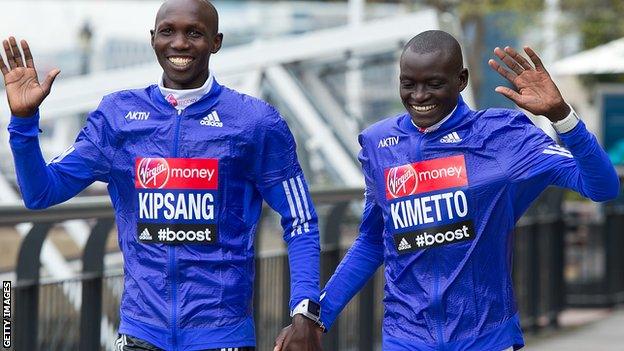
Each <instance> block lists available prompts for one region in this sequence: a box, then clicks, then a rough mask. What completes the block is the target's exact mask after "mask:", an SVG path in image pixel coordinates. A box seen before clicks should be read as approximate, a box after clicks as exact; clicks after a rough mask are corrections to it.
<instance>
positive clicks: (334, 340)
mask: <svg viewBox="0 0 624 351" xmlns="http://www.w3.org/2000/svg"><path fill="white" fill-rule="evenodd" d="M348 208H349V202H340V203H338V204H336V205H335V206H333V207H332V208H331V210H330V211H329V215H328V216H327V220H326V222H325V230H324V231H322V232H321V247H322V248H324V249H325V253H324V254H323V255H322V256H321V257H322V259H321V287H324V286H325V284H327V281H328V280H329V278H330V277H331V276H332V274H334V271H335V270H336V267H338V263H340V225H341V224H342V223H343V219H344V216H345V212H346V211H347V209H348ZM321 313H323V311H321ZM339 337H340V328H339V323H334V325H333V326H332V328H331V330H330V331H329V332H328V333H327V335H326V336H325V337H324V338H323V349H324V350H338V345H339V344H338V343H339V340H340V339H339Z"/></svg>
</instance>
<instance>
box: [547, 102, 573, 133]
mask: <svg viewBox="0 0 624 351" xmlns="http://www.w3.org/2000/svg"><path fill="white" fill-rule="evenodd" d="M568 109H569V112H568V114H567V115H566V116H565V117H564V118H562V119H560V120H558V121H553V122H551V123H552V126H553V128H554V129H555V131H557V133H558V134H565V133H567V132H569V131H571V130H572V129H574V127H576V125H577V124H578V123H579V121H580V118H579V117H578V115H577V114H576V112H575V111H574V110H573V109H572V108H571V107H568Z"/></svg>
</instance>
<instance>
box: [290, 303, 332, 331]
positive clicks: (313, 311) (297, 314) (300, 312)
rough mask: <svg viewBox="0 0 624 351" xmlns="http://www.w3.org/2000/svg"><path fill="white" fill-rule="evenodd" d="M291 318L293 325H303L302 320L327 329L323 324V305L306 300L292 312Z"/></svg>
mask: <svg viewBox="0 0 624 351" xmlns="http://www.w3.org/2000/svg"><path fill="white" fill-rule="evenodd" d="M290 316H291V317H292V318H293V325H294V324H295V323H296V322H297V323H301V321H302V320H304V321H305V322H310V323H313V324H316V325H317V326H319V327H320V328H321V329H323V330H324V329H325V327H324V326H323V323H322V322H321V305H319V304H318V303H317V302H315V301H313V300H310V299H305V300H302V301H301V302H299V303H298V304H297V305H296V306H295V308H294V309H293V310H292V311H290Z"/></svg>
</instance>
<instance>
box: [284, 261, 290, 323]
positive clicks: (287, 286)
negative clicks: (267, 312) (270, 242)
mask: <svg viewBox="0 0 624 351" xmlns="http://www.w3.org/2000/svg"><path fill="white" fill-rule="evenodd" d="M282 297H283V299H284V303H283V304H282V306H283V309H282V325H283V326H286V325H289V324H290V323H291V321H292V318H290V304H289V301H290V265H289V261H288V255H284V256H283V257H282Z"/></svg>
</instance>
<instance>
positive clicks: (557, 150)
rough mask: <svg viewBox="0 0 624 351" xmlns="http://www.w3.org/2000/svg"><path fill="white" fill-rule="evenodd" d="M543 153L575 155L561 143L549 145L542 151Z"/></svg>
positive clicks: (565, 155) (569, 156)
mask: <svg viewBox="0 0 624 351" xmlns="http://www.w3.org/2000/svg"><path fill="white" fill-rule="evenodd" d="M542 153H543V154H547V155H559V156H564V157H568V158H573V157H574V156H572V153H571V152H570V151H568V149H566V148H564V147H563V146H559V145H549V146H548V147H547V148H546V149H545V150H544V151H542Z"/></svg>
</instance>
